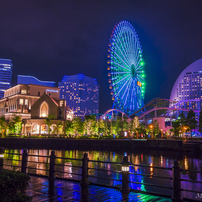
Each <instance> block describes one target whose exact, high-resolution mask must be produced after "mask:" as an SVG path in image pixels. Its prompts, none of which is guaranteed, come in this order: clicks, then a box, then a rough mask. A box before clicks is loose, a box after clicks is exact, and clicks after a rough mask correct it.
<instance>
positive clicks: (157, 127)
mask: <svg viewBox="0 0 202 202" xmlns="http://www.w3.org/2000/svg"><path fill="white" fill-rule="evenodd" d="M159 133H160V129H159V123H158V122H157V120H155V121H154V135H155V136H156V135H158V134H159Z"/></svg>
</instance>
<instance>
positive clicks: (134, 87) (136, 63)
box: [107, 21, 145, 115]
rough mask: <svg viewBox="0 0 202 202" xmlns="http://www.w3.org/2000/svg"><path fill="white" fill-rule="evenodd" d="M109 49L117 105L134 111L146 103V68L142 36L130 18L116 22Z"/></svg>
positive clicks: (111, 77) (110, 68)
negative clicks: (140, 40) (139, 35)
mask: <svg viewBox="0 0 202 202" xmlns="http://www.w3.org/2000/svg"><path fill="white" fill-rule="evenodd" d="M108 52H109V53H108V56H107V57H108V61H107V63H108V67H107V69H108V70H109V72H108V76H109V84H110V86H109V88H110V90H111V95H112V100H113V108H115V109H119V110H121V111H123V112H125V113H126V114H127V115H131V114H133V113H134V112H135V111H137V110H138V109H140V108H141V107H143V106H144V94H145V72H144V61H143V59H142V49H141V45H140V42H139V38H138V35H137V33H136V31H135V29H134V28H133V26H132V25H131V24H130V23H129V22H127V21H121V22H119V23H118V24H117V25H115V26H114V28H113V30H112V34H111V38H110V43H109V49H108Z"/></svg>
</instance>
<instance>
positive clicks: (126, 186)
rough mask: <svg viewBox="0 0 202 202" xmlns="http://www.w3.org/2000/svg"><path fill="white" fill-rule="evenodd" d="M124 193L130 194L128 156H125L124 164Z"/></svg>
mask: <svg viewBox="0 0 202 202" xmlns="http://www.w3.org/2000/svg"><path fill="white" fill-rule="evenodd" d="M121 170H122V190H121V191H122V192H124V193H128V192H129V191H130V189H129V183H128V181H129V162H128V156H124V158H123V162H122V168H121Z"/></svg>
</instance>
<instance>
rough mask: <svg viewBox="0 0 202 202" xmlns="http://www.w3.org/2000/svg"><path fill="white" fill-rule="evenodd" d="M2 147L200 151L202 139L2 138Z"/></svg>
mask: <svg viewBox="0 0 202 202" xmlns="http://www.w3.org/2000/svg"><path fill="white" fill-rule="evenodd" d="M0 147H5V148H13V149H22V148H28V149H31V148H33V149H56V150H60V149H61V150H65V149H67V150H70V149H74V150H75V149H76V150H110V151H142V150H144V151H145V150H158V151H159V150H163V151H179V152H193V153H199V152H201V151H202V141H183V140H164V139H163V140H161V139H155V140H146V139H134V140H129V139H120V140H114V139H101V140H95V139H68V138H39V139H38V138H0Z"/></svg>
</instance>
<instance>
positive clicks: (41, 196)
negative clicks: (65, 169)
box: [26, 176, 171, 202]
mask: <svg viewBox="0 0 202 202" xmlns="http://www.w3.org/2000/svg"><path fill="white" fill-rule="evenodd" d="M26 193H27V195H29V196H32V202H42V201H48V202H55V201H82V202H91V201H92V202H101V201H115V202H118V201H137V202H171V200H170V199H167V198H162V197H158V196H152V195H147V194H141V193H135V192H130V193H129V194H128V195H127V196H124V195H122V193H121V192H120V191H119V190H117V189H113V188H106V187H101V186H95V185H89V186H88V188H87V189H86V190H82V189H81V186H80V183H78V182H71V181H66V180H58V179H56V181H55V189H54V191H53V193H52V195H49V193H48V180H47V178H43V177H35V176H31V180H30V183H29V187H28V189H27V191H26Z"/></svg>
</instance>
